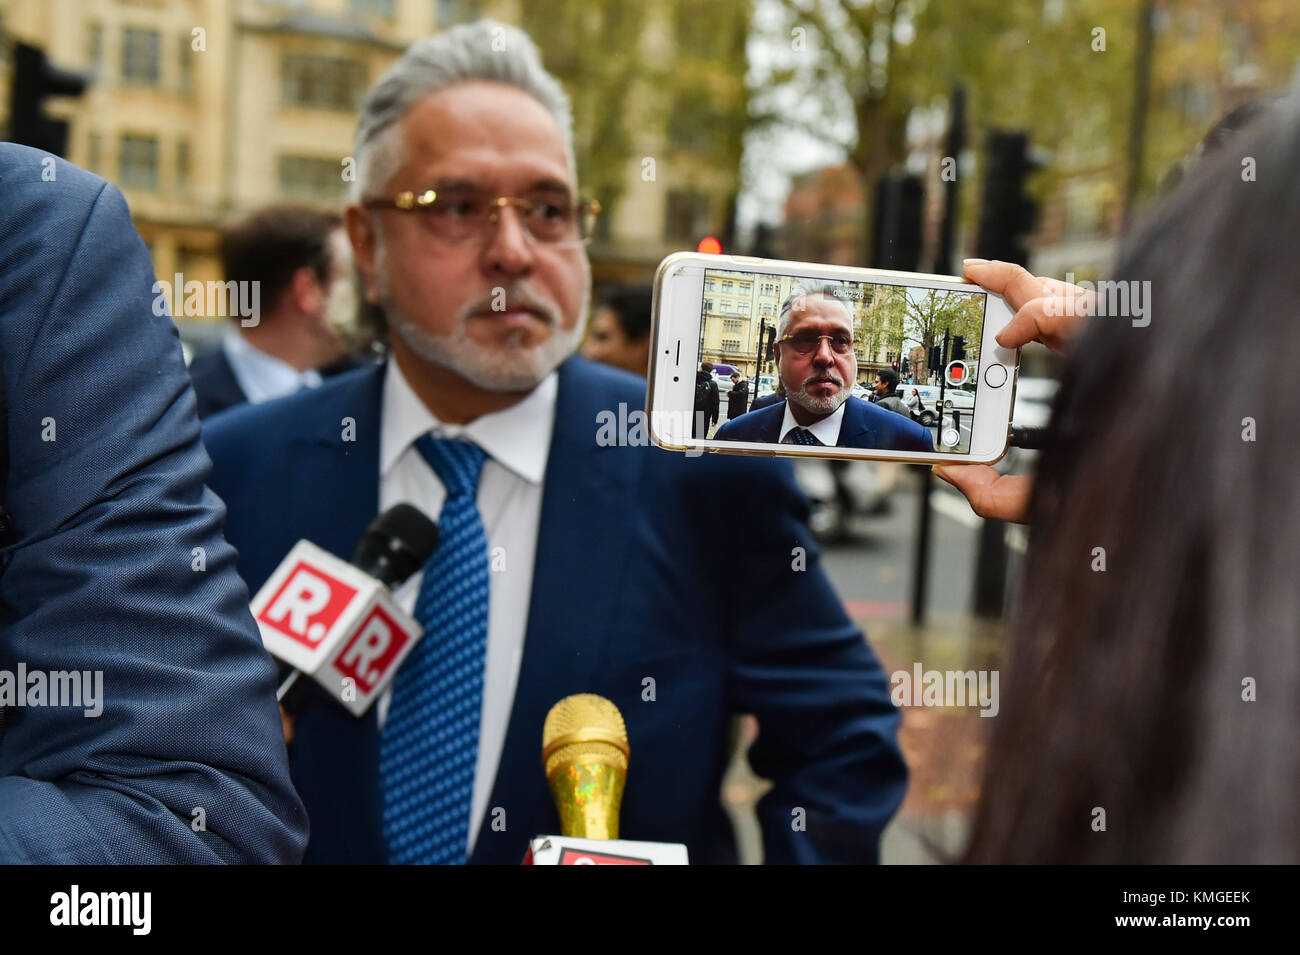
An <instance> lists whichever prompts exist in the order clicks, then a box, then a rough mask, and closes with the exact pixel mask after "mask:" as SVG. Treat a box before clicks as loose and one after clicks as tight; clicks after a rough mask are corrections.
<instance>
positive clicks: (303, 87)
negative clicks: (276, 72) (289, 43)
mask: <svg viewBox="0 0 1300 955" xmlns="http://www.w3.org/2000/svg"><path fill="white" fill-rule="evenodd" d="M365 93H366V67H365V64H364V63H358V62H357V61H356V60H345V59H339V58H336V57H328V56H308V55H305V54H298V53H287V54H285V56H284V59H283V60H282V61H281V65H280V95H281V98H282V100H283V101H284V103H285V104H286V105H290V106H311V107H316V108H319V109H337V110H346V111H348V112H355V111H356V110H357V109H359V108H360V107H361V100H362V98H363V97H364V96H365Z"/></svg>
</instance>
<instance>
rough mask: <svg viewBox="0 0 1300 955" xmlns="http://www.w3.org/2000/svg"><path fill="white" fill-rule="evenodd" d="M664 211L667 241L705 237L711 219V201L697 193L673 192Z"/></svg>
mask: <svg viewBox="0 0 1300 955" xmlns="http://www.w3.org/2000/svg"><path fill="white" fill-rule="evenodd" d="M666 202H667V207H666V209H665V210H664V237H665V238H666V239H670V240H674V239H693V238H695V237H696V236H697V235H703V233H704V229H705V226H706V224H707V223H708V218H709V201H708V199H706V198H705V197H704V196H702V195H700V194H699V193H695V192H682V191H678V190H672V191H670V192H669V193H668V196H667V199H666Z"/></svg>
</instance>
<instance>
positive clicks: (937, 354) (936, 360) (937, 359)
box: [928, 345, 943, 371]
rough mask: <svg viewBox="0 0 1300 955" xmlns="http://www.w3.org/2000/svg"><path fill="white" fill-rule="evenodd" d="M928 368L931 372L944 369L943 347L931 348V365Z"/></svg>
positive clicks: (932, 346)
mask: <svg viewBox="0 0 1300 955" xmlns="http://www.w3.org/2000/svg"><path fill="white" fill-rule="evenodd" d="M928 367H929V369H930V371H939V370H940V369H941V368H943V346H942V345H931V346H930V364H929V366H928Z"/></svg>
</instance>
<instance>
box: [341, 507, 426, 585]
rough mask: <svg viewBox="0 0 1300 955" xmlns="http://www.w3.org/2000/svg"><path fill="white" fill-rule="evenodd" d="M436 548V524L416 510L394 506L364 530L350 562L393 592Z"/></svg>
mask: <svg viewBox="0 0 1300 955" xmlns="http://www.w3.org/2000/svg"><path fill="white" fill-rule="evenodd" d="M437 546H438V525H437V524H435V523H434V522H433V521H431V520H430V519H429V518H428V517H427V516H426V515H425V514H424V513H423V512H422V511H421V510H420V509H419V508H417V507H414V506H412V505H410V504H407V503H401V504H394V505H393V506H392V507H390V508H389V509H388V510H386V511H384V512H383V513H382V514H380V515H379V516H378V517H376V518H375V519H374V520H373V521H372V522H371V524H370V526H369V527H368V528H366V532H365V534H364V535H362V537H361V542H360V543H358V544H357V549H356V552H355V553H354V554H353V555H352V563H353V565H354V566H356V567H358V568H360V569H361V570H362V571H364V572H365V573H367V574H369V575H370V576H371V577H374V578H376V579H377V580H379V581H382V582H383V583H384V584H385V585H386V586H387V587H388V588H389V589H394V588H396V587H397V586H398V585H400V584H401V583H402V582H403V581H404V580H406V579H407V578H408V577H410V576H411V575H412V574H414V573H415V572H416V571H417V570H419V569H420V568H421V567H423V566H424V565H425V563H426V562H427V561H428V559H429V558H430V557H431V556H432V555H433V552H434V549H435V548H436V547H437Z"/></svg>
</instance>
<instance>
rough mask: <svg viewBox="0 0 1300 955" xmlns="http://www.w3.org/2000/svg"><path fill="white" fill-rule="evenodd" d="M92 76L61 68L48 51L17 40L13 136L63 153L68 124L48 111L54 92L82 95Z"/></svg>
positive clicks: (14, 139) (11, 101)
mask: <svg viewBox="0 0 1300 955" xmlns="http://www.w3.org/2000/svg"><path fill="white" fill-rule="evenodd" d="M87 82H88V80H87V79H86V77H85V76H84V75H83V74H81V73H74V72H72V71H71V70H64V69H60V68H59V67H57V66H55V65H54V64H52V63H51V62H50V61H49V60H48V59H47V58H46V56H45V51H44V50H41V49H39V48H38V47H34V46H29V45H28V44H26V43H16V44H14V76H13V88H12V89H11V90H10V99H9V139H10V141H11V142H15V143H21V144H22V145H24V146H34V147H35V148H37V149H44V150H45V151H46V152H50V153H54V154H55V155H56V156H62V155H64V153H66V152H67V150H68V124H67V123H66V122H65V121H64V120H61V119H50V118H49V117H47V116H46V115H45V100H46V99H47V98H48V97H50V96H80V95H81V94H82V93H84V92H85V90H86V84H87Z"/></svg>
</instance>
